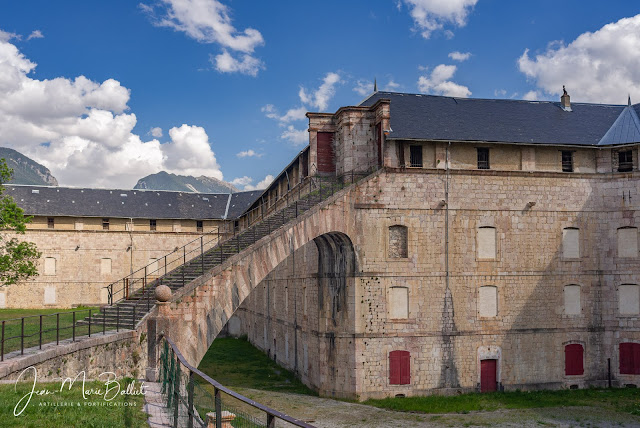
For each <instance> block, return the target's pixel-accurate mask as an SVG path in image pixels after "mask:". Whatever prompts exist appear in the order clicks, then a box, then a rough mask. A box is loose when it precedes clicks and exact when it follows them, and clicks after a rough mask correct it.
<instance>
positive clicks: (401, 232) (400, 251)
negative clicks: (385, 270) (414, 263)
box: [389, 225, 409, 259]
mask: <svg viewBox="0 0 640 428" xmlns="http://www.w3.org/2000/svg"><path fill="white" fill-rule="evenodd" d="M407 230H408V229H407V227H406V226H402V225H395V226H391V227H389V258H393V259H395V258H401V259H403V258H407V257H408V256H409V249H408V245H407Z"/></svg>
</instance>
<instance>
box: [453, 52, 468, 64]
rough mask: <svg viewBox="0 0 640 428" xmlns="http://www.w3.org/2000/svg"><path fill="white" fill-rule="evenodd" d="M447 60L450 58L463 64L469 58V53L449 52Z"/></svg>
mask: <svg viewBox="0 0 640 428" xmlns="http://www.w3.org/2000/svg"><path fill="white" fill-rule="evenodd" d="M449 58H451V59H452V60H454V61H460V62H463V61H466V60H468V59H469V58H471V52H464V53H463V52H458V51H454V52H450V53H449Z"/></svg>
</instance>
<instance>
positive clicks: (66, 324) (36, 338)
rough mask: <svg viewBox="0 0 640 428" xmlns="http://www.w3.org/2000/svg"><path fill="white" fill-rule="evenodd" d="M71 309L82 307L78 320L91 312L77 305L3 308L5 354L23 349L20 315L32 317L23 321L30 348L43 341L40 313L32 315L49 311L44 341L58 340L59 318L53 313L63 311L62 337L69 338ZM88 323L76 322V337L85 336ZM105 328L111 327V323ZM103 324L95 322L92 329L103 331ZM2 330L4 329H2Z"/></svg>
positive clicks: (94, 313) (61, 318)
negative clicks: (57, 307)
mask: <svg viewBox="0 0 640 428" xmlns="http://www.w3.org/2000/svg"><path fill="white" fill-rule="evenodd" d="M72 311H80V312H77V313H76V321H79V320H81V319H84V318H87V317H88V316H89V309H88V308H87V309H85V308H74V309H0V321H2V320H5V323H4V324H5V325H4V337H5V341H4V352H5V354H6V353H8V352H11V351H15V350H18V349H20V346H21V344H20V334H21V332H22V323H21V321H20V320H19V319H16V318H21V317H27V316H29V317H30V318H27V319H25V325H24V334H25V336H29V337H25V339H24V347H25V349H26V348H29V347H32V346H38V344H39V342H40V334H39V331H40V317H38V316H34V317H31V316H32V315H48V316H44V317H43V318H42V330H43V334H42V343H43V344H44V343H47V342H55V340H56V326H57V322H58V320H57V319H56V318H57V317H56V316H55V315H54V314H55V313H58V312H60V313H61V314H60V317H59V318H60V333H59V335H60V340H62V339H67V338H70V337H72V336H73V330H72V329H71V326H72V325H73V314H72V313H71V312H72ZM98 312H99V311H98V309H96V308H92V309H91V316H92V317H93V316H94V315H96V314H97V313H98ZM88 330H89V328H88V326H76V337H79V336H84V335H86V334H88ZM106 330H110V328H109V327H107V328H106ZM101 332H102V325H95V326H94V325H92V326H91V333H92V334H95V333H101ZM0 334H1V333H0Z"/></svg>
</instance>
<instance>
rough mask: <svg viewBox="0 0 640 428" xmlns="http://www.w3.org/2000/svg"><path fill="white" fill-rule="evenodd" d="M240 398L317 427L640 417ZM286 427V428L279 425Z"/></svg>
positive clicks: (614, 423) (630, 422)
mask: <svg viewBox="0 0 640 428" xmlns="http://www.w3.org/2000/svg"><path fill="white" fill-rule="evenodd" d="M236 390H237V391H238V392H239V393H241V394H243V395H245V396H247V397H249V398H251V399H254V400H256V401H258V402H259V403H262V404H265V405H267V406H269V407H271V408H274V409H277V410H279V411H281V412H283V413H286V414H288V415H290V416H293V417H295V418H298V419H301V420H304V421H307V422H309V423H311V424H312V425H315V426H316V427H318V428H343V427H356V428H360V427H362V428H369V427H380V428H391V427H394V428H395V427H403V428H404V427H407V428H412V427H459V426H463V427H489V426H491V427H494V426H496V427H640V417H637V416H633V415H630V414H626V413H618V412H614V411H610V410H607V409H602V408H598V407H566V408H565V407H553V408H540V409H518V410H499V411H495V412H469V413H466V414H457V413H456V414H444V415H434V414H428V415H427V414H421V413H404V412H395V411H391V410H384V409H379V408H376V407H371V406H365V405H362V404H356V403H348V402H344V401H337V400H331V399H328V398H318V397H312V396H308V395H298V394H286V393H278V392H271V391H259V390H255V389H243V388H237V389H236ZM277 426H278V427H284V426H286V425H285V424H280V423H279V424H278V425H277Z"/></svg>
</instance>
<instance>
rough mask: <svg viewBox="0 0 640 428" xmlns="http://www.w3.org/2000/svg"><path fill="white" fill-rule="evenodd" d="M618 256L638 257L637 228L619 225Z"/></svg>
mask: <svg viewBox="0 0 640 428" xmlns="http://www.w3.org/2000/svg"><path fill="white" fill-rule="evenodd" d="M618 257H625V258H626V257H638V229H637V228H635V227H621V228H619V229H618Z"/></svg>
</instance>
